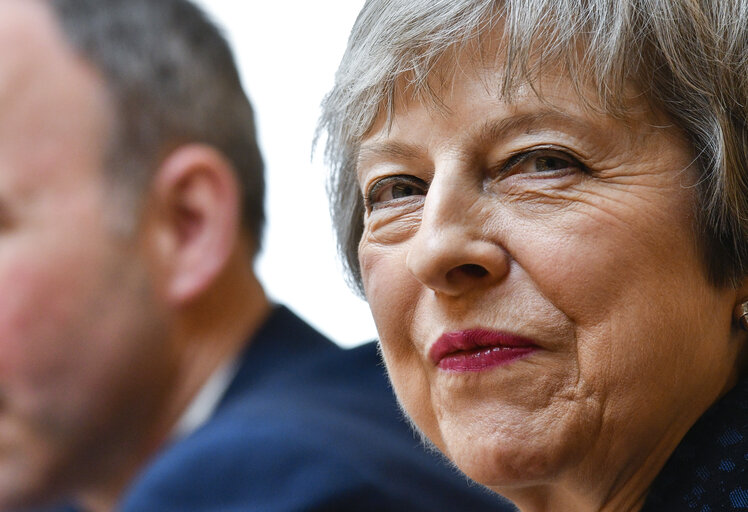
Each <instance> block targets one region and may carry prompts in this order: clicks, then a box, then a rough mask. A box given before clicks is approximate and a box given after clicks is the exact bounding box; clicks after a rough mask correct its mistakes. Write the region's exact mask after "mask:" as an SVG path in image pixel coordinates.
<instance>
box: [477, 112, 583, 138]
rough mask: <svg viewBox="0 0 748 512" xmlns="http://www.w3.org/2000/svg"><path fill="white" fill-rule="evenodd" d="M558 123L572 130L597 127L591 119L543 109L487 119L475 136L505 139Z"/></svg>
mask: <svg viewBox="0 0 748 512" xmlns="http://www.w3.org/2000/svg"><path fill="white" fill-rule="evenodd" d="M558 125H563V126H564V127H565V128H571V129H573V130H574V131H579V130H591V129H597V125H596V124H595V123H593V122H592V121H591V120H589V121H588V122H584V121H582V120H581V119H579V118H577V117H575V116H573V115H570V114H567V113H564V112H560V111H557V110H543V111H541V112H530V113H524V114H517V115H514V116H510V117H502V118H500V119H489V120H487V121H486V122H485V123H484V124H483V125H482V126H481V127H480V128H479V129H478V133H477V136H478V137H479V139H480V141H481V142H485V143H490V142H494V141H497V140H501V139H505V138H507V137H509V136H511V135H513V134H515V133H517V132H524V133H532V132H533V131H535V130H538V129H540V128H547V127H549V126H558Z"/></svg>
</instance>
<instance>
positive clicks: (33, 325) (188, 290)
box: [0, 0, 266, 510]
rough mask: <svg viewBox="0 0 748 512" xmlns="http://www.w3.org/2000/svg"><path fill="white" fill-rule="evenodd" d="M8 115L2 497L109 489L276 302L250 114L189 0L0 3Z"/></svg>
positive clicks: (0, 161) (0, 129)
mask: <svg viewBox="0 0 748 512" xmlns="http://www.w3.org/2000/svg"><path fill="white" fill-rule="evenodd" d="M0 111H2V116H0V289H2V290H3V299H0V509H2V510H6V509H8V508H13V507H17V506H23V505H27V504H31V503H34V502H36V501H40V500H46V499H52V498H55V497H57V496H59V495H61V494H62V493H67V492H69V491H73V492H76V493H79V494H81V495H84V496H88V497H89V498H90V499H91V500H92V502H96V501H99V502H100V503H104V502H106V501H107V500H109V499H110V498H111V497H112V496H116V494H117V493H119V492H120V490H121V488H122V487H123V486H124V485H125V484H126V482H127V481H128V480H129V479H130V478H131V477H132V475H133V474H134V472H135V471H136V470H137V468H138V467H139V466H140V465H141V464H142V463H143V461H144V460H145V459H146V458H147V457H148V455H149V454H150V453H151V452H152V451H153V450H154V449H155V448H156V447H157V446H158V444H159V443H161V442H162V441H163V440H164V438H166V437H168V435H169V432H170V430H171V429H172V427H173V424H174V422H175V421H176V419H177V418H178V417H179V415H180V413H181V411H182V409H183V408H184V406H185V405H186V404H187V403H188V402H189V400H190V397H191V396H192V394H194V391H195V390H196V389H198V388H199V387H200V385H201V383H202V382H203V381H204V379H205V378H206V376H207V375H209V374H210V372H211V371H212V370H213V369H214V368H215V367H216V366H217V365H218V364H219V363H220V361H221V360H222V358H223V357H225V355H226V354H230V353H231V352H232V351H234V350H236V347H237V346H238V345H239V344H240V342H241V339H242V337H243V335H244V334H246V331H247V330H249V329H251V328H252V327H253V326H254V325H256V323H257V322H258V321H259V320H258V318H260V317H261V316H262V315H263V314H264V311H265V307H266V305H265V302H264V296H263V295H262V291H261V288H260V287H259V284H258V283H257V282H256V280H255V278H254V274H253V273H252V269H251V258H252V255H253V254H254V253H255V252H256V249H257V247H259V243H260V236H261V228H262V224H263V207H262V195H263V178H262V162H261V158H260V155H259V151H258V149H257V145H256V143H255V137H254V127H253V121H252V110H251V107H250V105H249V103H248V101H247V100H246V98H245V96H244V94H243V92H242V90H241V86H240V83H239V79H238V76H237V72H236V69H235V67H234V64H233V59H232V56H231V53H230V51H229V49H228V47H227V45H226V43H225V41H224V40H223V39H222V37H221V36H220V34H218V33H217V31H216V30H215V28H214V27H213V26H212V25H211V24H210V23H208V22H207V21H206V20H205V18H204V17H203V15H202V14H201V13H200V12H199V11H198V10H197V9H195V8H194V7H193V6H192V5H190V4H188V3H187V2H185V1H182V0H158V1H154V0H59V1H58V0H50V1H44V0H0ZM248 303H249V304H255V305H256V308H255V309H256V311H251V309H252V308H250V311H249V312H248V311H245V310H244V308H245V307H246V305H247V304H248Z"/></svg>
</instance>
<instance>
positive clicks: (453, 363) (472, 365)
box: [437, 347, 537, 372]
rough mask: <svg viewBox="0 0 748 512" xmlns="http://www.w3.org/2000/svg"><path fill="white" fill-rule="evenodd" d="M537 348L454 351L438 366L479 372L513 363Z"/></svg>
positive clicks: (457, 370) (486, 348)
mask: <svg viewBox="0 0 748 512" xmlns="http://www.w3.org/2000/svg"><path fill="white" fill-rule="evenodd" d="M535 350H537V348H536V347H481V348H476V349H474V350H468V351H461V352H453V353H451V354H449V355H448V356H446V357H444V358H443V359H441V360H440V361H439V362H438V363H437V366H438V367H439V368H441V369H442V370H449V371H453V372H479V371H483V370H488V369H490V368H494V367H496V366H502V365H505V364H508V363H511V362H512V361H516V360H517V359H520V358H523V357H526V356H528V355H529V354H530V353H532V352H534V351H535Z"/></svg>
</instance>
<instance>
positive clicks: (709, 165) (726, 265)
mask: <svg viewBox="0 0 748 512" xmlns="http://www.w3.org/2000/svg"><path fill="white" fill-rule="evenodd" d="M497 35H498V38H500V39H499V40H500V41H501V42H502V43H503V46H502V47H501V49H498V48H497V52H498V51H501V52H502V55H501V57H502V60H491V61H489V62H490V63H493V62H503V64H502V65H503V66H504V70H503V71H504V72H505V73H504V79H503V81H502V83H500V84H496V85H497V94H500V95H503V96H505V97H510V96H511V94H512V93H513V92H514V91H515V90H516V88H517V87H518V86H519V85H520V84H522V83H530V84H534V83H537V82H536V79H537V78H538V76H539V73H540V72H541V71H542V70H543V69H542V68H543V66H544V65H545V63H549V64H551V65H553V66H559V65H560V66H563V67H564V68H565V71H566V72H567V74H568V78H569V79H570V80H571V83H572V84H573V85H574V87H575V89H576V90H577V91H582V90H583V89H582V86H583V85H584V84H586V83H589V81H591V82H592V84H593V86H594V88H595V90H596V92H597V98H595V99H596V100H598V102H597V104H598V106H597V108H601V109H602V110H603V111H604V112H606V113H608V114H610V115H614V116H616V117H625V116H626V114H627V110H626V95H625V91H624V88H626V87H630V86H631V85H632V84H633V85H635V86H636V87H637V91H638V92H640V93H641V94H642V95H643V96H644V98H645V99H646V101H647V102H648V103H649V104H650V105H651V106H652V108H653V109H657V110H658V111H661V112H662V113H664V114H665V115H666V116H667V117H668V118H669V120H670V121H671V122H672V123H674V124H675V125H676V126H678V127H679V128H680V129H681V130H682V131H683V133H684V134H685V136H686V137H687V139H688V140H689V142H690V144H691V145H692V148H693V150H694V155H695V157H696V164H697V165H696V166H694V167H696V168H697V172H698V173H699V176H698V178H699V179H698V185H697V190H698V193H697V198H698V199H697V203H698V204H696V205H695V208H696V212H697V222H696V224H697V225H696V226H695V228H696V230H697V233H698V235H699V237H700V238H701V241H702V243H701V246H702V251H703V253H704V260H705V263H706V270H707V273H708V276H709V277H710V279H711V281H712V282H713V283H714V284H715V285H717V286H727V285H731V286H736V285H737V283H738V282H739V280H741V279H742V278H743V277H744V276H745V275H746V274H747V271H748V244H746V240H748V125H747V118H748V115H747V114H748V0H729V1H727V0H699V1H696V0H367V2H366V4H365V5H364V7H363V9H362V10H361V13H360V14H359V16H358V19H357V20H356V23H355V25H354V27H353V30H352V32H351V36H350V39H349V41H348V47H347V50H346V52H345V55H344V56H343V60H342V62H341V64H340V67H339V69H338V72H337V75H336V80H335V86H334V88H333V89H332V91H331V92H330V93H329V94H328V96H327V97H326V98H325V100H324V102H323V104H322V107H323V110H322V116H321V119H320V124H319V131H320V132H322V131H326V132H327V137H328V138H327V145H326V152H325V153H326V157H327V160H328V162H329V163H330V165H331V167H332V174H331V178H330V182H329V191H330V195H331V198H332V199H331V201H332V202H331V211H332V216H333V222H334V224H335V228H336V231H337V236H338V248H339V251H340V253H341V255H342V256H343V259H344V264H345V265H346V267H347V270H348V277H349V281H350V282H351V284H352V285H353V286H354V287H355V288H356V289H357V290H358V291H359V292H362V284H361V273H360V268H359V263H358V242H359V239H360V237H361V234H362V231H363V215H364V205H363V198H362V196H361V193H360V191H359V189H358V185H357V181H356V158H357V152H358V148H359V145H360V143H361V140H362V138H363V137H364V136H365V135H366V133H367V132H368V130H370V129H371V127H372V125H373V123H374V121H375V120H376V119H377V118H378V117H379V116H380V115H385V116H387V119H391V116H392V114H393V110H394V98H395V94H396V91H397V88H398V87H401V86H402V84H405V88H406V91H407V92H408V93H410V94H411V96H412V97H414V98H418V99H420V100H422V101H428V102H431V104H432V105H433V106H434V107H435V108H437V109H438V108H439V107H440V105H439V99H438V97H436V93H435V92H434V91H433V90H432V89H430V88H429V82H428V78H429V77H430V76H433V74H434V73H436V72H439V73H445V71H444V69H445V65H446V68H449V64H450V62H451V61H450V58H451V56H453V55H454V54H455V52H459V51H460V50H461V49H463V48H465V47H466V46H468V45H471V44H480V42H481V41H482V40H485V39H486V38H492V37H496V36H497ZM580 48H582V49H583V51H580ZM483 57H484V58H492V59H498V57H499V56H498V55H492V56H488V57H486V56H485V55H484V56H483ZM447 72H448V71H447ZM440 77H441V75H440ZM442 78H443V77H442ZM583 82H584V83H583ZM536 92H537V93H538V94H540V92H539V91H536ZM580 98H581V99H582V100H584V98H583V97H582V95H581V92H580ZM587 104H588V106H592V104H591V103H589V102H587Z"/></svg>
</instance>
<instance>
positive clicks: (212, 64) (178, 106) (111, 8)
mask: <svg viewBox="0 0 748 512" xmlns="http://www.w3.org/2000/svg"><path fill="white" fill-rule="evenodd" d="M49 4H50V6H51V7H52V9H53V11H54V12H55V14H56V17H57V19H58V21H59V23H60V25H61V27H62V29H63V32H64V34H65V35H66V37H67V38H68V40H69V41H70V43H71V44H72V45H73V47H74V48H75V49H76V50H77V51H78V52H80V54H81V56H82V57H83V58H84V59H85V60H87V61H88V62H90V63H91V64H92V65H93V66H94V68H96V69H97V71H98V72H99V73H100V74H101V75H102V76H103V78H104V80H105V81H106V85H107V86H108V88H109V92H110V93H111V95H112V98H113V103H114V108H115V112H116V119H115V127H114V135H113V138H112V141H111V148H110V158H109V162H107V165H108V167H109V169H108V170H109V171H110V176H111V177H112V178H113V179H114V180H115V182H116V185H117V191H118V192H120V191H121V190H122V189H124V190H125V191H126V193H129V194H131V195H133V196H135V197H138V196H142V191H143V188H144V187H145V186H147V184H148V183H149V179H150V178H151V176H152V173H153V171H154V170H155V169H156V167H157V166H158V164H159V161H160V159H162V158H164V157H165V156H166V155H167V154H168V152H169V151H170V150H173V149H175V148H176V147H177V146H179V145H181V144H186V143H190V142H198V143H205V144H209V145H212V146H214V147H215V148H216V149H218V150H219V151H221V152H222V153H223V155H224V156H226V157H227V158H228V160H229V161H230V162H231V163H232V165H233V166H234V169H235V170H236V173H237V176H238V179H239V182H240V184H241V186H242V215H243V219H242V220H243V225H244V227H245V229H246V230H247V232H248V233H249V235H250V236H252V238H253V240H252V242H253V243H254V246H255V248H256V249H257V248H259V246H260V243H261V238H262V228H263V224H264V205H263V198H264V177H263V162H262V157H261V155H260V151H259V149H258V145H257V141H256V137H255V128H254V119H253V112H252V107H251V105H250V103H249V100H248V99H247V97H246V95H245V93H244V91H243V89H242V86H241V82H240V79H239V75H238V72H237V69H236V65H235V62H234V57H233V55H232V53H231V50H230V48H229V46H228V44H227V42H226V40H225V39H224V37H223V36H222V35H221V33H220V31H219V30H218V29H217V28H216V26H215V25H214V24H213V23H211V21H209V20H208V18H207V17H206V15H205V14H204V13H203V12H202V11H201V10H200V9H198V8H197V7H196V6H195V5H193V4H192V3H191V2H189V1H188V0H49Z"/></svg>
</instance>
